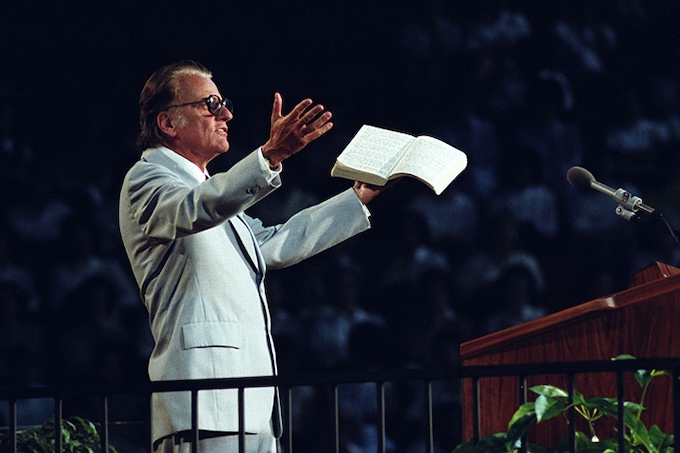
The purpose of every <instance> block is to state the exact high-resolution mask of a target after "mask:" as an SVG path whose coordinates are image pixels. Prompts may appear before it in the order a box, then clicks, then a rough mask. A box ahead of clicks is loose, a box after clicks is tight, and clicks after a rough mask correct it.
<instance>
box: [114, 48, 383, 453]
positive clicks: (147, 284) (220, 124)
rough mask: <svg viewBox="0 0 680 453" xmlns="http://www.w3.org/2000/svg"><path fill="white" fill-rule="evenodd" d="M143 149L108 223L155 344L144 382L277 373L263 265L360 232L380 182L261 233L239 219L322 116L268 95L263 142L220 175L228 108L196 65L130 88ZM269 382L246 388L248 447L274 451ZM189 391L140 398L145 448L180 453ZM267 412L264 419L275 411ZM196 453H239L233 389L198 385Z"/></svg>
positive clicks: (272, 185)
mask: <svg viewBox="0 0 680 453" xmlns="http://www.w3.org/2000/svg"><path fill="white" fill-rule="evenodd" d="M139 105H140V127H141V131H140V135H139V140H138V145H139V146H140V148H141V149H142V150H143V152H142V155H141V159H140V160H139V161H138V162H136V163H135V164H134V165H133V166H132V168H131V169H130V170H129V172H128V174H127V175H126V177H125V180H124V182H123V186H122V189H121V193H120V213H119V221H120V230H121V235H122V238H123V243H124V245H125V250H126V252H127V255H128V258H129V260H130V263H131V266H132V270H133V272H134V275H135V279H136V281H137V284H138V285H139V289H140V293H141V297H142V299H143V302H144V304H145V305H146V307H147V309H148V312H149V319H150V326H151V330H152V333H153V337H154V340H155V347H154V350H153V352H152V354H151V357H150V360H149V376H150V378H151V380H153V381H161V380H183V379H204V378H228V377H239V376H267V375H269V376H271V375H275V374H276V355H275V350H274V345H273V343H272V336H271V326H270V316H269V308H268V305H267V297H266V294H265V286H264V279H265V270H266V269H267V268H269V269H276V268H283V267H286V266H290V265H292V264H295V263H297V262H299V261H301V260H303V259H305V258H308V257H310V256H312V255H314V254H316V253H319V252H321V251H323V250H325V249H328V248H329V247H332V246H333V245H335V244H338V243H339V242H341V241H343V240H345V239H347V238H349V237H352V236H354V235H355V234H357V233H359V232H361V231H364V230H366V229H368V228H369V227H370V224H369V216H368V211H367V209H366V207H365V204H366V203H368V202H369V201H370V200H371V199H372V198H374V197H375V196H376V195H377V194H379V193H380V191H382V190H383V188H376V187H372V186H368V185H365V184H361V183H358V182H357V183H355V184H354V186H353V187H352V188H348V189H347V190H346V191H344V192H341V193H340V194H338V195H336V196H335V197H332V198H330V199H329V200H327V201H325V202H323V203H321V204H319V205H317V206H313V207H311V208H308V209H305V210H303V211H301V212H299V213H297V214H296V215H294V216H292V217H291V218H290V219H289V220H288V221H287V222H285V223H283V224H281V225H276V226H269V227H266V226H264V225H262V223H261V222H260V221H258V220H256V219H253V218H251V217H249V216H248V215H247V214H245V213H244V211H245V210H246V209H248V208H249V207H250V206H252V205H254V204H255V203H257V202H259V201H260V200H262V199H263V198H264V197H265V196H266V195H267V194H269V193H270V192H272V191H273V190H274V189H276V188H277V187H279V186H280V185H281V175H280V172H281V169H282V165H281V164H282V162H283V161H284V160H286V159H287V158H288V157H290V156H292V155H294V154H295V153H297V152H299V151H300V150H302V149H303V148H304V147H305V146H306V145H307V144H309V143H310V142H312V141H314V140H316V139H317V138H319V137H321V136H322V135H323V134H325V133H326V132H328V131H329V130H330V129H331V127H332V126H333V124H332V123H331V121H330V120H331V113H330V112H329V111H326V110H325V109H324V107H323V106H322V105H319V104H316V105H314V103H313V102H312V101H311V100H310V99H306V100H304V101H302V102H300V103H299V104H297V105H296V106H295V107H294V108H293V109H292V110H291V111H290V113H288V114H286V115H284V114H283V113H282V107H283V100H282V98H281V96H280V95H279V94H278V93H276V94H275V96H274V101H273V107H272V113H271V126H270V135H269V139H268V140H267V142H266V143H265V144H264V145H262V146H261V147H260V148H258V149H256V150H255V151H253V152H252V153H250V154H249V155H247V156H246V157H245V158H244V159H242V160H241V161H239V162H238V163H237V164H235V165H234V166H233V167H232V168H231V169H229V170H228V171H226V172H224V173H218V174H215V175H212V176H209V175H208V173H207V170H206V167H207V165H208V163H209V162H210V161H211V160H213V159H214V158H215V157H217V156H219V155H220V154H222V153H225V152H227V151H228V150H229V122H230V121H231V120H232V118H233V109H232V106H231V102H230V101H229V100H227V99H225V98H224V97H223V96H222V95H221V94H220V92H219V90H218V88H217V86H216V85H215V83H214V82H213V80H212V74H211V73H210V72H209V71H208V70H207V69H206V68H205V67H203V66H202V65H200V64H198V63H196V62H192V61H182V62H179V63H175V64H170V65H168V66H165V67H163V68H161V69H159V70H158V71H156V72H155V73H154V74H153V75H151V77H150V78H149V79H148V81H147V82H146V84H145V86H144V88H143V90H142V92H141V95H140V101H139ZM277 401H278V400H277V398H276V392H275V389H273V388H254V389H247V390H246V392H245V431H246V442H245V443H246V448H247V451H249V452H251V451H252V452H275V451H276V438H277V437H278V436H279V435H280V432H281V426H280V422H279V421H278V420H280V419H279V418H278V417H277V415H278V403H277ZM190 408H191V403H190V395H189V394H188V392H173V393H159V394H154V395H153V401H152V435H153V439H154V451H161V452H184V451H190V449H191V445H190V441H191V437H190V436H189V435H188V433H189V432H190V429H191V416H190ZM273 415H274V416H273ZM198 421H199V429H200V435H199V438H200V439H201V440H200V442H199V447H200V451H201V452H203V453H209V452H226V451H238V436H237V435H236V434H237V433H238V426H239V424H238V423H239V420H238V403H237V393H236V391H235V390H219V391H201V392H199V414H198Z"/></svg>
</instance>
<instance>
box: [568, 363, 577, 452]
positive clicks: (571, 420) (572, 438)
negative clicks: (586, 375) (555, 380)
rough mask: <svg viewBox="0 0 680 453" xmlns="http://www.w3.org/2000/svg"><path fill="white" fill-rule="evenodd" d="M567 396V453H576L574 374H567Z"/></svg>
mask: <svg viewBox="0 0 680 453" xmlns="http://www.w3.org/2000/svg"><path fill="white" fill-rule="evenodd" d="M567 395H568V398H569V409H567V423H568V425H569V426H568V430H569V452H570V453H576V409H574V406H573V405H572V403H573V402H574V374H573V373H568V374H567Z"/></svg>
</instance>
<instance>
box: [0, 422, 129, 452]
mask: <svg viewBox="0 0 680 453" xmlns="http://www.w3.org/2000/svg"><path fill="white" fill-rule="evenodd" d="M54 428H55V423H54V419H53V418H51V419H49V420H47V421H46V422H45V423H43V424H42V425H41V426H37V427H31V428H26V429H20V430H17V434H16V444H17V451H18V452H19V453H55V439H54V434H55V433H54ZM61 438H62V447H63V450H62V451H63V452H64V453H95V452H100V451H101V448H100V437H99V432H98V430H97V425H96V424H94V423H92V422H91V421H89V420H86V419H84V418H82V417H69V418H67V419H64V420H62V423H61ZM9 451H10V438H9V434H8V433H7V432H3V433H0V452H1V453H5V452H9ZM109 453H118V451H117V450H116V449H115V447H113V446H111V445H109Z"/></svg>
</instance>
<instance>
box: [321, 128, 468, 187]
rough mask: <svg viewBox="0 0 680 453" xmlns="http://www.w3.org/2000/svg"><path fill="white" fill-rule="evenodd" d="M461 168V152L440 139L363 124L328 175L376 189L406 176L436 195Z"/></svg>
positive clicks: (463, 159)
mask: <svg viewBox="0 0 680 453" xmlns="http://www.w3.org/2000/svg"><path fill="white" fill-rule="evenodd" d="M465 167H467V156H466V155H465V153H464V152H462V151H460V150H458V149H456V148H454V147H453V146H451V145H449V144H447V143H444V142H443V141H441V140H437V139H436V138H432V137H428V136H425V135H421V136H419V137H414V136H412V135H409V134H405V133H403V132H395V131H390V130H387V129H382V128H379V127H375V126H368V125H364V126H362V127H361V129H359V132H357V134H356V135H355V136H354V138H353V139H352V140H351V141H350V142H349V144H348V145H347V147H346V148H345V149H344V150H343V151H342V153H340V155H339V156H338V158H337V160H336V162H335V165H333V168H332V169H331V176H337V177H339V178H346V179H351V180H357V181H361V182H365V183H368V184H373V185H376V186H384V185H385V184H387V182H388V181H390V180H392V179H396V178H399V177H402V176H408V177H411V178H416V179H418V180H420V181H422V182H423V183H424V184H426V185H427V186H428V187H430V188H431V189H432V190H433V191H434V193H436V194H437V195H439V194H441V193H442V192H443V191H444V189H446V187H447V186H448V185H449V184H451V181H453V180H454V179H455V178H456V177H457V176H458V175H459V174H460V173H461V172H462V171H463V170H465Z"/></svg>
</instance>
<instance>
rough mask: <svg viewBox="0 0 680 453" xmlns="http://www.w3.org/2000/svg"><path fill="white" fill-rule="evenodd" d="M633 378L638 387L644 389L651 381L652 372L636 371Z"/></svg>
mask: <svg viewBox="0 0 680 453" xmlns="http://www.w3.org/2000/svg"><path fill="white" fill-rule="evenodd" d="M634 376H635V380H636V381H637V383H638V384H640V387H644V386H645V385H647V384H649V382H650V381H651V380H652V372H651V371H649V370H637V371H636V372H635V374H634Z"/></svg>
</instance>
